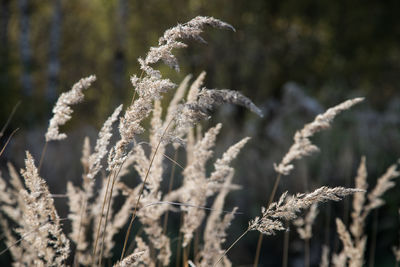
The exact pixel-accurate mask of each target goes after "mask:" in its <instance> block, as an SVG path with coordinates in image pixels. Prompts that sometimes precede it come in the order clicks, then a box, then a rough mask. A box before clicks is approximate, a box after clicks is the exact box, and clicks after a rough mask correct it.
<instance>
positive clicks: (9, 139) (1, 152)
mask: <svg viewBox="0 0 400 267" xmlns="http://www.w3.org/2000/svg"><path fill="white" fill-rule="evenodd" d="M18 130H19V128H17V129H15V130H14V131H13V132H12V133H11V134H10V136H9V137H8V139H7V141H6V143H5V145H4V146H3V148H2V149H1V151H0V156H1V155H3V152H4V150H5V149H6V147H7V145H8V143H9V142H10V141H11V138H12V137H13V135H14V134H15V133H16V132H17V131H18Z"/></svg>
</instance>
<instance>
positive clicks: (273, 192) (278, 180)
mask: <svg viewBox="0 0 400 267" xmlns="http://www.w3.org/2000/svg"><path fill="white" fill-rule="evenodd" d="M281 176H282V175H281V174H280V173H279V174H278V176H277V177H276V179H275V183H274V187H273V188H272V192H271V195H270V197H269V200H268V205H267V207H268V206H269V205H271V203H272V201H274V197H275V194H276V191H277V190H278V186H279V182H280V180H281ZM262 241H263V235H262V233H260V234H259V235H258V241H257V249H256V256H255V257H254V264H253V267H257V266H258V261H259V259H260V252H261V246H262Z"/></svg>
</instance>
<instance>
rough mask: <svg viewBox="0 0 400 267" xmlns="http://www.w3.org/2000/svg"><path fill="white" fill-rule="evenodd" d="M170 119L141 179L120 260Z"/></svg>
mask: <svg viewBox="0 0 400 267" xmlns="http://www.w3.org/2000/svg"><path fill="white" fill-rule="evenodd" d="M172 121H173V120H172V119H171V120H170V121H169V122H168V125H167V127H165V129H164V132H163V134H162V136H161V138H160V141H159V142H158V144H157V147H156V149H155V151H154V153H153V156H152V158H151V161H150V164H149V168H148V169H147V172H146V176H145V178H144V180H143V183H142V187H141V188H140V191H139V196H138V199H137V201H136V205H135V209H134V211H133V214H132V219H131V221H130V223H129V226H128V230H127V232H126V235H125V241H124V247H123V248H122V253H121V258H120V260H121V261H122V259H123V258H124V255H125V250H126V244H127V243H128V239H129V234H130V232H131V229H132V224H133V221H134V220H135V218H136V213H137V210H138V206H139V202H140V198H141V197H142V193H143V190H144V186H145V184H146V182H147V178H148V177H149V173H150V168H151V166H152V165H153V161H154V158H155V157H156V154H157V151H158V148H159V147H160V144H161V141H162V139H163V137H164V135H165V133H166V132H167V130H168V128H169V126H170V125H171V123H172Z"/></svg>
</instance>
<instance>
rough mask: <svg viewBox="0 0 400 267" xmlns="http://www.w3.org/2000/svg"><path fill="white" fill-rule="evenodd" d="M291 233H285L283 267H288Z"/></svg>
mask: <svg viewBox="0 0 400 267" xmlns="http://www.w3.org/2000/svg"><path fill="white" fill-rule="evenodd" d="M287 228H288V223H287V222H286V229H287ZM289 233H290V232H289V231H285V234H284V237H283V256H282V267H287V265H288V259H289V258H288V255H289Z"/></svg>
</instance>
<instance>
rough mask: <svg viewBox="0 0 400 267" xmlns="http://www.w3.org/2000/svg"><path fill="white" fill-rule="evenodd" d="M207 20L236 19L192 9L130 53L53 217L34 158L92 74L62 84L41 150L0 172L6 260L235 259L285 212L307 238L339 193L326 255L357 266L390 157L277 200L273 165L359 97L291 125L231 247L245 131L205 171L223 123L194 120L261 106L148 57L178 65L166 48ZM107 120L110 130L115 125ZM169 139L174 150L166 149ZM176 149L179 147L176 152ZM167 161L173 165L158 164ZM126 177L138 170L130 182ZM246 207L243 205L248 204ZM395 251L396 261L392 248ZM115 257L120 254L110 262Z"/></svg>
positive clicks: (295, 153) (219, 24) (288, 164)
mask: <svg viewBox="0 0 400 267" xmlns="http://www.w3.org/2000/svg"><path fill="white" fill-rule="evenodd" d="M206 26H210V27H214V28H220V29H228V30H233V31H234V28H233V27H232V26H231V25H229V24H227V23H225V22H223V21H221V20H218V19H215V18H212V17H196V18H194V19H192V20H190V21H189V22H186V23H184V24H178V25H177V26H175V27H173V28H171V29H169V30H167V31H165V33H164V35H163V36H162V37H161V38H160V39H159V42H158V45H157V46H155V47H151V48H150V50H149V51H148V53H147V54H146V56H145V57H144V58H139V60H138V62H139V65H140V69H141V73H140V74H139V75H132V77H131V83H132V86H133V90H132V99H131V101H130V104H129V105H128V106H127V107H123V106H122V105H120V106H117V107H115V109H114V111H113V113H112V114H110V117H109V118H108V119H107V120H106V121H105V122H104V124H103V126H102V128H101V129H100V131H99V133H98V137H97V140H95V141H94V140H90V139H89V138H88V137H86V138H85V139H84V140H82V155H81V164H82V168H83V172H82V175H81V184H79V185H74V184H73V183H72V182H68V183H67V188H66V199H67V202H68V206H69V213H68V216H67V217H66V218H60V217H59V215H58V212H57V210H56V208H55V205H54V200H53V195H52V194H51V193H50V191H49V189H48V186H47V184H46V181H45V178H44V177H42V176H41V174H40V166H41V165H42V162H43V161H44V160H50V159H46V148H47V147H48V146H51V145H52V143H53V142H59V141H62V140H63V139H65V138H67V134H66V133H62V132H61V131H60V128H59V127H60V126H62V125H64V124H65V123H66V122H67V121H68V120H69V119H70V118H71V116H72V113H73V110H72V108H71V106H72V105H75V104H77V103H79V102H81V101H83V99H84V94H83V92H84V90H87V89H88V88H89V87H90V85H91V84H92V83H94V82H95V80H96V77H95V76H94V75H92V76H89V77H87V78H83V79H81V80H80V81H79V82H78V83H76V84H75V85H73V87H72V89H71V90H70V91H68V92H66V93H63V94H61V96H60V97H59V99H58V101H57V103H56V105H55V107H54V109H53V113H54V115H53V117H52V118H51V120H50V123H49V127H48V130H47V132H46V133H45V135H44V139H45V145H44V147H43V150H42V153H41V155H40V159H39V161H37V160H36V162H35V159H34V158H33V156H32V155H31V154H30V152H28V151H27V152H26V158H25V167H23V168H22V169H21V171H20V172H18V171H16V169H15V168H14V166H13V165H11V164H9V165H8V169H9V176H10V180H9V182H7V181H6V179H5V178H4V177H1V179H0V190H1V194H0V202H1V213H0V223H1V225H2V229H3V235H4V238H3V239H4V241H5V244H6V246H7V248H6V249H5V250H4V251H3V252H1V253H2V254H3V253H10V254H11V257H12V258H13V261H14V262H13V265H14V266H66V265H72V266H103V265H106V266H109V265H111V264H113V265H114V266H170V265H171V264H172V263H173V262H175V263H176V265H179V264H180V263H182V266H188V265H191V266H204V267H205V266H232V263H231V261H230V260H229V258H228V256H229V251H230V249H231V248H232V247H233V246H235V245H236V244H237V242H238V241H239V240H240V239H241V238H242V237H243V236H245V235H246V234H247V233H249V232H250V231H257V232H259V233H260V234H263V235H266V236H270V235H275V234H277V233H278V232H279V231H287V230H288V228H289V225H290V223H293V224H294V225H295V226H296V227H297V231H298V233H299V235H300V237H301V239H303V240H304V241H305V242H306V243H305V244H306V246H305V248H308V246H309V241H310V239H311V237H312V225H313V223H314V220H315V218H316V217H317V214H318V207H319V205H321V204H322V203H323V202H326V201H340V200H342V199H343V198H344V197H346V196H349V195H353V196H354V198H353V213H352V215H351V216H352V220H353V221H352V224H351V225H350V228H349V229H350V232H348V230H347V226H346V225H344V224H343V222H342V221H341V220H340V219H339V218H337V219H336V222H337V228H338V235H339V237H340V240H341V241H342V243H343V250H342V251H341V252H339V253H338V254H333V256H332V263H333V264H334V265H335V266H345V265H346V263H347V262H348V263H349V265H350V266H362V264H363V259H364V254H365V243H366V237H365V235H364V232H363V231H364V230H363V229H364V224H365V220H366V217H367V216H368V215H369V213H370V212H371V211H372V210H374V209H376V208H378V207H379V206H381V205H383V204H384V201H383V200H382V198H381V197H382V195H383V193H384V192H385V191H387V190H388V189H389V188H391V187H393V186H394V182H393V179H394V178H395V177H397V176H398V175H399V174H398V171H397V169H396V168H397V166H396V165H393V166H391V167H390V168H389V169H388V171H387V172H386V173H385V174H384V175H383V176H382V177H381V178H379V179H378V182H377V185H376V186H375V188H374V189H373V190H372V191H370V192H369V193H368V192H367V191H368V188H367V184H366V167H365V159H364V158H363V159H362V163H361V165H360V168H359V172H358V176H357V178H356V184H355V188H345V187H340V186H339V187H327V186H323V185H321V186H320V187H319V188H315V189H313V190H312V191H311V192H304V193H296V194H289V193H288V192H285V193H283V194H282V195H281V196H280V197H279V198H277V200H275V195H276V193H277V187H278V185H279V181H280V179H281V177H282V176H287V175H289V173H290V172H291V171H292V170H293V169H294V161H295V160H298V159H300V158H303V157H305V156H308V155H310V154H312V153H314V152H316V151H318V147H317V146H316V145H314V144H313V143H312V142H311V140H310V138H311V137H313V135H314V134H316V133H317V132H320V131H321V130H324V129H327V128H329V127H330V126H331V124H332V121H333V119H334V118H335V117H336V116H337V115H338V114H339V113H341V112H342V111H345V110H348V109H350V108H351V107H352V106H353V105H355V104H358V103H359V102H361V101H362V100H363V98H354V99H351V100H347V101H345V102H343V103H341V104H339V105H337V106H335V107H332V108H330V109H328V110H327V111H326V112H324V113H323V114H321V115H318V116H317V117H316V118H315V120H314V121H312V122H311V123H309V124H306V125H305V126H304V128H303V129H301V130H299V131H297V132H296V134H295V136H294V143H293V145H292V146H291V147H290V148H289V151H288V152H287V154H286V155H285V156H284V157H283V159H282V161H281V162H280V163H278V164H274V165H273V166H274V168H275V171H276V173H277V178H276V180H275V184H274V185H272V186H271V187H272V193H271V195H270V196H269V197H268V198H266V200H267V199H268V202H266V205H265V206H264V207H262V208H261V214H260V215H259V216H257V217H255V218H253V219H249V223H248V227H247V228H245V229H243V232H242V234H240V233H239V234H238V235H237V236H238V238H237V239H236V241H234V242H233V243H232V244H231V245H230V246H229V247H228V246H226V245H225V244H224V243H225V241H226V239H227V229H228V228H229V226H230V225H231V224H232V221H233V219H234V218H235V216H236V215H237V214H239V212H238V208H237V207H234V208H233V209H231V210H225V208H224V207H225V200H226V197H227V195H228V194H229V192H231V191H233V190H239V189H241V186H240V185H236V184H235V183H234V182H233V178H234V174H235V169H234V168H233V162H234V160H235V159H236V158H237V157H238V155H239V153H240V151H241V150H243V148H244V146H245V145H246V144H247V143H248V142H251V140H250V138H249V137H245V138H243V139H241V140H237V142H236V143H234V144H232V145H231V146H230V147H228V148H227V149H226V150H225V152H224V153H222V155H219V156H217V159H216V160H215V161H213V162H212V163H213V170H212V171H211V172H210V171H208V168H207V166H208V164H209V163H210V162H211V160H212V159H213V156H214V150H215V144H216V141H217V137H218V135H219V133H220V131H221V128H222V127H223V126H222V124H221V123H218V124H216V125H214V126H213V127H211V128H209V129H206V130H205V131H203V130H202V128H201V126H200V123H201V121H203V120H207V119H209V118H210V116H211V114H212V111H213V110H214V109H216V108H218V107H219V106H220V105H222V104H227V103H228V104H234V105H240V106H242V107H244V108H246V109H248V110H249V111H251V112H253V113H254V114H256V115H258V116H260V117H262V115H263V113H262V111H261V109H260V108H258V107H257V106H256V105H255V104H254V103H253V102H252V101H251V100H250V99H249V98H248V97H246V96H244V95H242V94H241V93H239V92H237V91H233V90H228V89H208V88H206V87H204V79H205V75H206V73H205V72H202V73H201V74H200V75H198V77H197V78H196V79H195V80H194V81H193V82H191V76H190V75H189V76H187V77H186V78H185V79H184V80H183V81H182V82H181V84H180V85H179V86H177V85H176V84H175V83H174V82H173V81H171V80H170V79H168V78H165V77H163V75H162V73H161V72H160V71H159V70H158V69H156V68H155V67H154V66H155V64H156V63H159V62H162V63H164V64H166V65H167V66H169V67H171V68H172V69H174V70H176V71H179V70H180V68H179V64H178V61H177V58H176V57H175V55H174V54H173V51H174V49H178V48H185V47H186V46H187V44H185V43H184V41H185V40H187V39H194V40H196V41H200V42H205V41H204V40H203V38H202V37H201V33H202V32H203V30H204V28H205V27H206ZM100 80H101V79H100ZM176 87H177V89H176V90H175V93H174V96H173V98H172V100H171V101H170V102H169V103H167V104H165V103H164V104H163V96H164V95H165V94H166V93H167V92H170V91H172V90H174V89H175V88H176ZM165 106H166V107H167V108H163V107H165ZM146 119H149V121H150V123H149V128H148V129H145V127H144V126H143V125H145V124H144V121H145V120H146ZM115 125H118V129H117V130H113V128H116V127H115ZM116 132H117V134H115V133H116ZM144 133H146V134H145V136H148V139H147V140H146V141H139V140H144V137H143V136H142V135H144ZM113 135H115V136H114V138H112V137H113ZM94 143H95V145H94V146H93V145H92V144H94ZM171 150H172V151H173V153H174V156H173V157H171V156H169V155H168V154H169V153H168V152H169V151H171ZM178 153H179V155H182V157H184V158H185V159H184V160H182V159H181V158H182V157H178ZM181 162H185V164H182V163H181ZM66 164H67V163H66ZM167 164H170V166H172V167H171V168H170V169H169V168H166V165H167ZM133 170H134V172H135V174H133V173H132V171H133ZM176 173H179V174H180V175H181V176H182V181H181V182H180V183H179V185H178V186H175V184H176V183H177V182H176V181H175V182H174V181H173V180H172V179H173V178H174V177H175V174H176ZM21 176H22V179H21ZM122 177H125V179H121V178H122ZM132 177H138V178H139V182H138V183H137V184H135V185H133V186H132V184H133V183H132V182H131V181H130V180H133V179H131V178H132ZM166 177H168V178H169V179H170V180H169V181H167V184H168V190H167V191H166V190H163V186H162V183H163V179H165V178H166ZM126 178H128V179H126ZM128 180H129V182H127V181H128ZM22 181H23V182H22ZM117 197H119V198H122V199H123V203H122V205H119V206H118V205H115V203H116V201H117ZM210 203H212V204H210ZM116 207H118V208H116ZM207 210H209V214H208V216H207V213H206V211H207ZM171 212H174V213H175V212H179V213H180V216H181V224H180V226H179V232H178V233H175V234H171V233H170V232H168V231H167V229H168V214H169V213H171ZM246 212H247V211H246V210H245V211H243V212H241V213H244V216H246V215H248V214H246ZM249 218H251V217H250V216H249ZM67 221H69V222H70V225H71V231H70V232H69V233H65V232H64V230H63V224H64V222H67ZM121 235H122V236H123V241H120V242H118V244H117V241H116V239H115V238H116V236H121ZM176 236H178V238H177V239H176V242H177V246H178V248H177V249H175V246H173V244H174V242H175V240H174V241H173V240H171V238H173V237H176ZM259 240H261V239H259ZM258 244H259V245H258V250H257V253H256V255H255V265H257V264H258V257H259V255H260V253H261V242H260V241H259V243H258ZM323 251H324V253H323V257H322V261H321V266H328V265H329V262H330V258H329V253H330V252H329V248H328V246H325V247H324V250H323ZM394 252H395V254H396V259H397V261H398V258H399V257H398V254H399V253H398V249H397V248H395V249H394ZM304 258H305V265H306V266H309V265H310V260H309V259H310V251H309V249H307V250H305V255H304ZM113 259H119V260H116V261H115V262H113V263H111V261H112V260H113Z"/></svg>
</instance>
